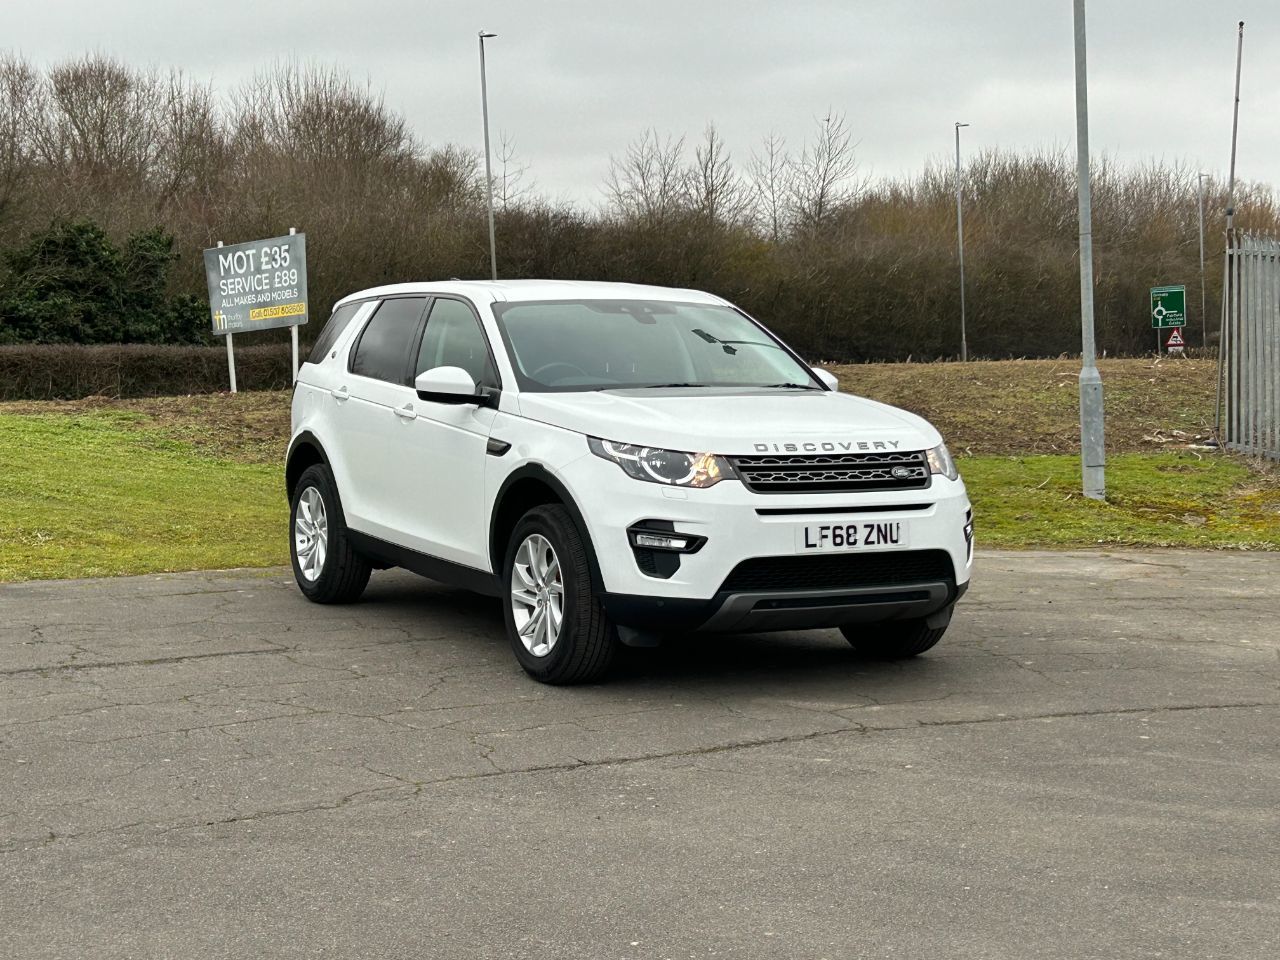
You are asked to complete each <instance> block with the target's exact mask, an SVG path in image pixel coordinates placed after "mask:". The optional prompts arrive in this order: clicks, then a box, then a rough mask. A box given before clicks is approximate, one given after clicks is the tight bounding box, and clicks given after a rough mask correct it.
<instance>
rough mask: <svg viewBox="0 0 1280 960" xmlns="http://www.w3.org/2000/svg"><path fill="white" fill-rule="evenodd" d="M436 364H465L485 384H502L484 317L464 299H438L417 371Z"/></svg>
mask: <svg viewBox="0 0 1280 960" xmlns="http://www.w3.org/2000/svg"><path fill="white" fill-rule="evenodd" d="M436 367H461V368H462V369H463V370H465V371H467V373H469V374H471V379H472V380H474V381H475V382H476V383H478V384H480V385H481V386H486V387H496V386H498V376H497V374H496V373H495V372H494V370H493V363H492V362H491V361H490V359H489V344H488V341H487V340H485V336H484V331H482V330H481V329H480V321H479V320H477V319H476V315H475V314H474V313H472V312H471V309H470V308H469V307H468V306H467V305H466V304H465V303H462V302H461V301H460V300H449V299H445V298H441V299H439V300H436V301H435V303H434V304H433V305H432V307H431V315H430V316H429V317H428V318H427V331H426V333H424V334H423V335H422V346H421V348H420V349H419V350H418V364H417V367H416V373H423V372H425V371H427V370H434V369H435V368H436Z"/></svg>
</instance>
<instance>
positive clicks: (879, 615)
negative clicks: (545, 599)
mask: <svg viewBox="0 0 1280 960" xmlns="http://www.w3.org/2000/svg"><path fill="white" fill-rule="evenodd" d="M968 586H969V584H968V583H967V582H966V583H961V584H955V583H952V582H950V581H933V582H928V583H912V584H902V585H900V586H899V585H895V586H891V587H887V586H880V587H856V588H846V589H843V590H788V591H777V592H764V591H752V592H742V593H720V594H717V595H716V596H715V597H712V598H711V599H710V600H686V599H673V598H665V597H646V596H638V595H634V594H619V593H611V594H604V595H602V596H601V598H600V599H601V602H602V603H603V604H604V608H605V610H606V611H607V612H608V614H609V616H610V618H611V619H612V620H613V621H614V622H615V623H617V624H619V625H621V626H624V627H629V628H633V629H637V630H645V631H693V630H703V631H708V632H733V633H754V632H763V631H769V630H810V629H820V628H824V627H838V626H842V625H844V624H847V623H874V622H877V621H882V620H902V619H910V618H915V617H928V616H931V615H933V614H936V613H938V611H940V610H943V609H945V608H947V607H948V606H949V605H950V604H952V603H954V602H955V601H956V600H958V599H959V598H960V596H961V595H962V594H963V593H964V592H965V590H966V589H967V588H968Z"/></svg>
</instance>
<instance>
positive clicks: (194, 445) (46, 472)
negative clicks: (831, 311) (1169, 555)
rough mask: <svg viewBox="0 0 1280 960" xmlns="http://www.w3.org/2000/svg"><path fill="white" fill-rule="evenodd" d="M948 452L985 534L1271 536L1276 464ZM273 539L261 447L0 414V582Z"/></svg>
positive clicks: (1279, 482) (117, 420)
mask: <svg viewBox="0 0 1280 960" xmlns="http://www.w3.org/2000/svg"><path fill="white" fill-rule="evenodd" d="M258 442H259V443H261V437H260V436H259V438H258ZM215 450H216V451H218V452H217V453H213V452H212V451H215ZM232 454H236V455H237V456H234V457H233V456H232ZM246 457H248V458H249V460H250V462H245V458H246ZM261 460H266V461H267V462H256V461H261ZM960 466H961V469H962V471H963V472H964V476H965V480H966V482H967V484H968V486H969V491H970V495H971V496H972V498H973V501H974V505H975V512H976V515H977V525H978V537H979V542H980V543H981V544H982V545H985V546H1001V547H1072V546H1097V545H1099V544H1105V545H1127V546H1135V547H1192V548H1237V549H1262V550H1275V549H1280V478H1277V476H1276V475H1275V472H1274V471H1268V470H1265V469H1262V468H1257V467H1253V466H1251V465H1249V464H1246V463H1244V462H1242V461H1240V460H1238V459H1235V458H1231V457H1227V456H1205V457H1200V456H1198V455H1196V454H1194V453H1190V452H1174V451H1162V452H1158V453H1130V454H1120V455H1117V456H1113V457H1112V458H1111V460H1110V462H1109V464H1108V469H1107V483H1108V500H1107V502H1106V503H1098V502H1095V501H1092V500H1086V499H1084V498H1082V497H1081V496H1080V494H1079V492H1078V491H1079V484H1080V468H1079V460H1078V459H1077V458H1076V457H1072V456H1053V455H1048V456H1027V457H1009V456H998V455H986V456H974V457H964V458H962V459H961V461H960ZM287 550H288V540H287V511H286V508H285V502H284V496H283V491H282V487H281V468H280V463H279V447H278V446H276V445H267V444H265V443H261V446H260V447H259V446H254V447H251V448H249V449H248V450H246V449H245V448H243V447H241V448H237V447H236V445H235V444H234V442H228V441H227V438H225V437H221V436H211V435H207V434H198V435H197V436H195V437H193V438H192V440H191V441H187V440H177V439H174V437H173V433H172V425H165V424H162V423H156V422H155V421H154V420H152V419H150V418H149V417H145V416H144V415H142V414H140V413H137V412H132V411H128V410H120V409H117V408H110V407H104V408H101V409H94V410H84V411H81V412H78V413H58V414H49V413H35V414H29V413H24V414H13V413H7V414H0V581H15V580H29V579H44V578H65V577H92V576H108V575H115V574H130V573H154V572H163V571H177V570H202V569H217V568H226V567H247V566H273V565H277V564H284V563H287V562H288V552H287Z"/></svg>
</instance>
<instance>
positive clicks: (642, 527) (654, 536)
mask: <svg viewBox="0 0 1280 960" xmlns="http://www.w3.org/2000/svg"><path fill="white" fill-rule="evenodd" d="M627 538H628V539H629V540H630V541H631V546H633V547H635V548H636V549H637V550H662V551H663V552H666V553H696V552H697V551H698V550H700V549H701V548H702V545H703V544H704V543H706V542H707V538H706V537H699V536H695V535H694V534H691V533H676V530H675V524H674V523H672V522H671V521H670V520H642V521H640V522H639V523H637V524H635V525H634V526H632V527H630V528H628V530H627Z"/></svg>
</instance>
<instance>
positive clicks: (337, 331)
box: [307, 303, 362, 363]
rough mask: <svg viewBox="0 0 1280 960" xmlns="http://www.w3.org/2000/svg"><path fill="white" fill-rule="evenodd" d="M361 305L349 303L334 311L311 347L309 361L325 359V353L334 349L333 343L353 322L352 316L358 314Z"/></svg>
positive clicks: (316, 361) (315, 361)
mask: <svg viewBox="0 0 1280 960" xmlns="http://www.w3.org/2000/svg"><path fill="white" fill-rule="evenodd" d="M361 306H362V304H359V303H348V304H347V305H346V306H342V307H339V308H338V309H337V310H335V311H333V315H332V316H330V317H329V322H328V323H326V324H325V325H324V329H323V330H321V331H320V336H319V337H318V338H317V339H316V342H315V346H313V347H312V348H311V356H309V357H307V363H319V362H320V361H321V360H323V359H324V355H325V354H326V353H328V352H329V351H330V350H332V349H333V345H334V344H335V343H337V342H338V338H339V337H340V336H342V331H343V330H345V329H347V324H349V323H350V322H351V318H352V317H354V316H355V315H356V313H357V312H358V311H359V310H360V307H361Z"/></svg>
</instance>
